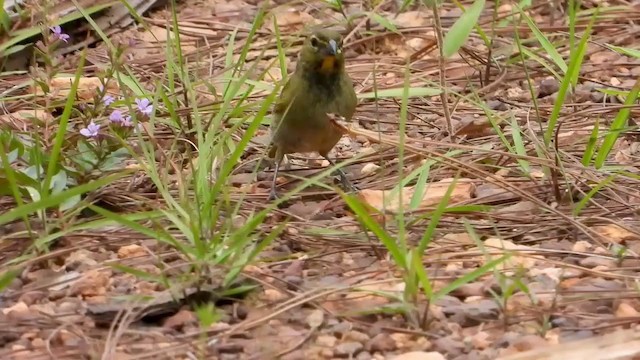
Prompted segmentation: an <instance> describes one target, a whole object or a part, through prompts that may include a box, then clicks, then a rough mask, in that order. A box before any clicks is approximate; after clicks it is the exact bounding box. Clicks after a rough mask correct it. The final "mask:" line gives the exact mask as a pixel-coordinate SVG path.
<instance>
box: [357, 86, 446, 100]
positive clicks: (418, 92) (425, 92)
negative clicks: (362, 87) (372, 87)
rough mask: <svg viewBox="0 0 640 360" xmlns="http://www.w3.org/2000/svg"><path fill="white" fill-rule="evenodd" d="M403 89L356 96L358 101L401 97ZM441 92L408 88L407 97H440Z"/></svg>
mask: <svg viewBox="0 0 640 360" xmlns="http://www.w3.org/2000/svg"><path fill="white" fill-rule="evenodd" d="M403 92H404V88H394V89H384V90H378V91H377V92H366V93H361V94H358V98H360V99H382V98H388V97H402V95H403ZM441 92H442V90H440V89H435V88H428V87H413V88H409V97H420V96H437V95H440V93H441Z"/></svg>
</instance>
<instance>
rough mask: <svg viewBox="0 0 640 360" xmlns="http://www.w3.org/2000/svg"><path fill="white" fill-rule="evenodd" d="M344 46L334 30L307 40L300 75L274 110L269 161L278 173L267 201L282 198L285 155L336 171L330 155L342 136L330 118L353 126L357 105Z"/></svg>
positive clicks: (349, 187) (298, 65)
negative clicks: (313, 159) (319, 160)
mask: <svg viewBox="0 0 640 360" xmlns="http://www.w3.org/2000/svg"><path fill="white" fill-rule="evenodd" d="M342 45H343V39H342V35H341V34H340V33H339V32H337V31H335V30H330V29H316V30H314V31H312V32H311V34H310V35H309V36H307V37H306V38H305V40H304V43H303V45H302V49H301V50H300V53H299V55H298V61H297V63H296V69H295V71H294V72H293V74H292V75H291V76H290V77H289V79H288V81H287V82H286V84H285V86H284V87H283V88H282V91H281V92H280V96H279V98H278V100H276V102H275V106H274V110H273V118H272V119H273V120H272V123H271V130H270V132H271V141H270V147H269V150H268V157H269V158H274V159H275V171H274V174H273V180H272V182H271V189H270V192H269V200H275V199H277V198H278V195H277V192H276V179H277V177H278V171H279V170H280V163H281V162H282V160H283V158H284V156H285V155H286V154H290V153H309V152H317V153H318V154H319V155H320V156H322V157H323V158H324V159H326V160H327V161H328V162H329V164H331V165H332V166H335V162H334V161H333V160H331V159H330V158H329V152H330V151H331V149H333V147H334V146H335V145H336V144H337V143H338V141H339V140H340V138H341V137H342V135H343V134H344V131H343V130H342V128H340V127H339V126H337V125H336V124H335V123H334V119H333V118H332V117H333V116H340V117H343V118H344V119H345V120H346V121H349V120H351V118H352V117H353V114H354V113H355V110H356V106H357V103H358V98H357V96H356V92H355V89H354V87H353V81H352V80H351V78H350V77H349V75H348V74H347V72H346V70H345V60H344V53H343V50H342ZM337 174H338V175H339V176H340V181H341V183H342V187H343V188H344V189H345V190H347V191H348V190H355V187H353V185H351V183H350V182H349V180H348V179H347V176H346V174H345V173H344V171H342V170H341V169H338V170H337Z"/></svg>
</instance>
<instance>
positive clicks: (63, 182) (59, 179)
mask: <svg viewBox="0 0 640 360" xmlns="http://www.w3.org/2000/svg"><path fill="white" fill-rule="evenodd" d="M66 187H67V172H66V171H64V170H60V171H58V173H57V174H55V175H53V177H51V185H49V189H50V190H51V193H52V194H58V193H60V192H61V191H62V190H64V189H65V188H66Z"/></svg>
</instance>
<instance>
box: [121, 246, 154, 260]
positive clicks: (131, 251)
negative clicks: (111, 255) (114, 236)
mask: <svg viewBox="0 0 640 360" xmlns="http://www.w3.org/2000/svg"><path fill="white" fill-rule="evenodd" d="M146 255H147V252H146V250H145V249H144V248H143V247H142V246H140V245H136V244H131V245H125V246H123V247H121V248H120V249H118V258H119V259H128V258H133V257H140V256H146Z"/></svg>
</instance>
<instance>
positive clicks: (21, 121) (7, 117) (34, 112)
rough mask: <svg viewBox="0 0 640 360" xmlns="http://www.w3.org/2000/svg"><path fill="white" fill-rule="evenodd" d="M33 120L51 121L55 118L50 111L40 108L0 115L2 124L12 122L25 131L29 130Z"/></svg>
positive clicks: (12, 124)
mask: <svg viewBox="0 0 640 360" xmlns="http://www.w3.org/2000/svg"><path fill="white" fill-rule="evenodd" d="M33 120H38V121H41V122H43V123H50V122H52V121H53V120H54V118H53V116H52V115H51V114H50V113H49V112H47V111H44V110H40V109H25V110H18V111H16V112H13V113H11V114H4V115H0V125H1V124H10V125H11V126H12V127H13V128H15V129H18V130H23V131H27V129H28V127H29V125H30V124H31V123H32V122H33Z"/></svg>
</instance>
